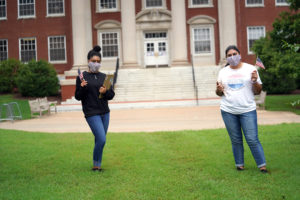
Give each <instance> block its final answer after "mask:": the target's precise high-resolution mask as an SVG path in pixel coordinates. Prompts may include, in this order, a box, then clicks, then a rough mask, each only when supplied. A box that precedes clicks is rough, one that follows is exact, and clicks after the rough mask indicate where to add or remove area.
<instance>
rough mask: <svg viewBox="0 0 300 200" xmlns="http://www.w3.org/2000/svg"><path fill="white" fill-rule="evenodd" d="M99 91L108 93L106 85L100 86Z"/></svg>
mask: <svg viewBox="0 0 300 200" xmlns="http://www.w3.org/2000/svg"><path fill="white" fill-rule="evenodd" d="M99 92H100V93H101V94H105V93H106V87H105V86H102V87H100V89H99Z"/></svg>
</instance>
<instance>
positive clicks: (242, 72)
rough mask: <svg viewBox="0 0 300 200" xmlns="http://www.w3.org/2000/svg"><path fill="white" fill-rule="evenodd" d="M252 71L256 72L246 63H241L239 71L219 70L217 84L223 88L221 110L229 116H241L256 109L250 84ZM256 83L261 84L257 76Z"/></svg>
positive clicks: (230, 69)
mask: <svg viewBox="0 0 300 200" xmlns="http://www.w3.org/2000/svg"><path fill="white" fill-rule="evenodd" d="M254 70H256V71H257V69H256V68H255V67H254V66H253V65H250V64H247V63H243V64H242V66H241V67H240V68H239V69H232V68H231V67H230V66H227V67H224V68H223V69H221V70H220V72H219V76H218V82H220V83H222V84H223V86H224V95H223V96H222V99H221V106H220V108H221V110H223V111H225V112H229V113H231V114H242V113H245V112H250V111H253V110H255V109H256V103H255V100H254V93H253V91H252V85H253V84H252V82H251V73H252V72H253V71H254ZM257 82H258V83H259V84H262V82H261V80H260V77H259V75H258V78H257Z"/></svg>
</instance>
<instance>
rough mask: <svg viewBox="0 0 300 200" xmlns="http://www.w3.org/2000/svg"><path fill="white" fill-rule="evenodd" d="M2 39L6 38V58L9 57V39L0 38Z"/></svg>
mask: <svg viewBox="0 0 300 200" xmlns="http://www.w3.org/2000/svg"><path fill="white" fill-rule="evenodd" d="M0 40H6V50H7V51H6V58H7V59H8V39H0ZM0 62H1V61H0Z"/></svg>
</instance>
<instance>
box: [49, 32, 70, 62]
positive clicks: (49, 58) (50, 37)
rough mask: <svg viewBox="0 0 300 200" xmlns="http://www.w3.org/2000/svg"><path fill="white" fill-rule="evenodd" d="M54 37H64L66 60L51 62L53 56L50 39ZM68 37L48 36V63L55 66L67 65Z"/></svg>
mask: <svg viewBox="0 0 300 200" xmlns="http://www.w3.org/2000/svg"><path fill="white" fill-rule="evenodd" d="M52 37H63V38H64V49H65V59H64V60H55V61H52V60H51V56H50V50H51V49H50V38H52ZM66 46H67V45H66V36H65V35H51V36H48V61H49V63H53V64H58V63H59V64H65V63H67V48H66Z"/></svg>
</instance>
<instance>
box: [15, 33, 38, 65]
mask: <svg viewBox="0 0 300 200" xmlns="http://www.w3.org/2000/svg"><path fill="white" fill-rule="evenodd" d="M26 38H30V39H34V40H35V60H38V57H37V55H38V53H37V40H36V37H23V38H19V60H20V61H21V62H23V61H22V56H21V40H22V39H26ZM23 63H27V62H23Z"/></svg>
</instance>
